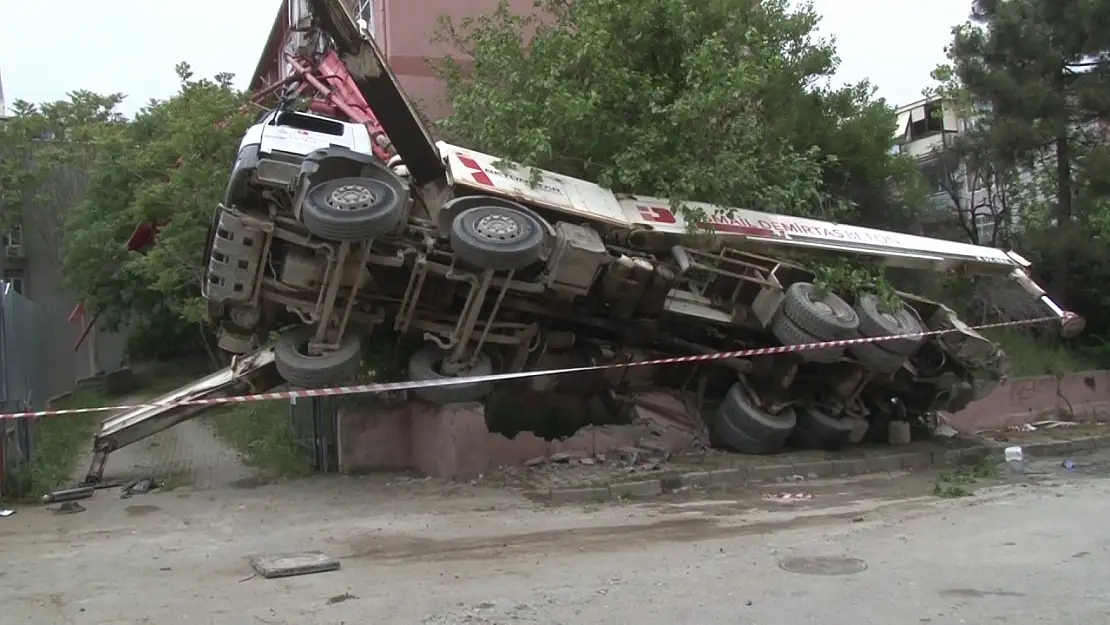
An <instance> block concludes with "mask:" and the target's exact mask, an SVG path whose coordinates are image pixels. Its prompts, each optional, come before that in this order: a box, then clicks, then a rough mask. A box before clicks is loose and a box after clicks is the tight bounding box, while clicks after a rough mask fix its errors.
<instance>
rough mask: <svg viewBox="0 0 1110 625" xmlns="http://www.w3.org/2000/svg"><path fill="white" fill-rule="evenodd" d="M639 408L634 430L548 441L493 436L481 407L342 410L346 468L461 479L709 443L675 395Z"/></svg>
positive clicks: (652, 398)
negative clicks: (565, 459)
mask: <svg viewBox="0 0 1110 625" xmlns="http://www.w3.org/2000/svg"><path fill="white" fill-rule="evenodd" d="M641 401H642V405H640V402H641ZM633 410H634V412H635V414H634V417H633V419H632V421H633V422H632V423H630V424H628V425H602V426H598V425H591V426H587V427H585V428H582V429H580V430H579V431H578V432H577V433H575V434H574V435H573V436H570V437H567V438H563V439H559V440H552V441H547V440H544V439H542V438H539V437H537V436H536V435H534V434H532V433H531V432H521V433H519V434H517V435H516V436H513V437H512V438H509V437H506V436H503V435H501V434H497V433H494V432H491V431H490V430H489V427H488V426H487V424H486V413H485V406H483V405H482V404H480V403H467V404H449V405H446V406H438V405H435V404H430V403H427V402H424V401H420V400H412V401H407V402H403V403H399V404H392V405H388V404H386V405H373V404H370V405H361V406H344V407H342V408H340V410H339V424H338V436H339V441H338V447H339V470H340V471H343V472H348V473H350V472H359V471H374V470H386V471H403V470H412V471H417V472H419V473H422V474H425V475H431V476H436V477H456V476H465V475H475V474H479V473H482V472H484V471H489V470H490V469H495V468H497V467H501V466H513V465H522V464H524V463H526V462H528V461H530V460H533V459H537V458H547V457H550V456H553V455H555V454H570V455H580V456H596V455H598V454H605V453H609V452H612V451H615V450H618V449H621V448H639V447H643V448H646V449H651V450H655V451H659V452H661V453H675V452H679V451H684V450H687V449H690V448H693V447H697V446H700V445H704V438H705V436H704V432H703V431H702V429H701V427H700V421H699V420H697V419H693V418H691V417H690V415H689V411H688V410H687V408H686V406H685V405H684V403H683V402H682V401H680V400H679V399H677V398H675V397H673V396H671V395H669V394H666V393H646V394H643V395H641V396H638V397H637V402H636V405H634V406H633Z"/></svg>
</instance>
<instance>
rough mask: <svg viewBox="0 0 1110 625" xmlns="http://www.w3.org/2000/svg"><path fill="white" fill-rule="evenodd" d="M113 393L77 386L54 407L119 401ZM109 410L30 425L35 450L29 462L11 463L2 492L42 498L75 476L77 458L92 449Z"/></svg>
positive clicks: (15, 497)
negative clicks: (101, 423) (91, 446)
mask: <svg viewBox="0 0 1110 625" xmlns="http://www.w3.org/2000/svg"><path fill="white" fill-rule="evenodd" d="M118 401H119V397H118V396H110V395H106V394H104V393H98V392H96V391H90V390H76V391H74V392H73V393H71V394H70V395H69V396H68V397H66V398H64V399H62V400H59V401H57V402H54V403H53V404H52V405H51V407H52V408H56V409H66V408H92V407H94V406H103V405H104V404H110V403H114V402H118ZM107 414H108V413H106V412H91V413H87V414H75V415H57V416H53V417H42V418H39V419H37V420H35V422H34V423H33V424H32V425H31V428H32V431H33V439H34V453H33V455H32V458H31V463H30V464H28V465H15V463H10V464H9V472H8V474H7V475H5V476H4V484H3V493H2V494H3V496H4V497H5V498H6V499H11V500H15V501H20V500H24V501H25V500H28V499H32V498H35V499H37V498H39V497H42V496H43V495H45V494H46V493H49V492H51V491H53V490H56V489H58V488H59V487H61V486H64V485H67V484H68V483H69V482H70V478H71V477H72V476H73V471H74V468H75V467H76V464H77V459H78V458H80V457H81V455H82V454H83V453H84V452H85V451H86V450H87V449H89V446H90V445H91V443H92V438H93V435H94V434H95V433H96V429H97V427H98V426H99V425H100V422H101V420H103V419H104V417H106V416H107Z"/></svg>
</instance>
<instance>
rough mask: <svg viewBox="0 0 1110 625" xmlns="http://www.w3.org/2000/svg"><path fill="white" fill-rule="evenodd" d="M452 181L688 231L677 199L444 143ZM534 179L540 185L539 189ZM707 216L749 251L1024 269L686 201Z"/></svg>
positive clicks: (929, 244)
mask: <svg viewBox="0 0 1110 625" xmlns="http://www.w3.org/2000/svg"><path fill="white" fill-rule="evenodd" d="M437 145H438V147H439V151H440V153H441V154H442V155H443V156H444V158H445V160H446V162H447V167H448V170H449V172H450V174H451V179H452V181H453V182H454V183H455V184H457V185H462V186H466V187H471V188H475V189H479V190H482V191H484V192H487V193H494V194H497V195H501V196H505V197H508V198H512V199H515V200H518V201H523V202H528V203H533V204H538V205H540V206H544V207H546V208H550V209H552V210H556V211H559V212H562V213H566V214H568V215H573V216H575V217H579V218H586V219H590V220H596V221H600V222H603V223H607V224H611V225H614V226H620V227H625V228H650V229H652V230H657V231H660V232H668V233H674V234H680V235H682V234H688V233H689V229H688V224H687V223H686V219H685V218H684V217H683V215H682V211H675V210H674V208H673V207H672V206H671V201H670V200H667V199H663V198H654V197H648V196H617V195H615V194H614V193H613V192H612V191H609V190H608V189H605V188H603V187H600V186H598V185H596V184H593V183H591V182H587V181H585V180H579V179H577V178H571V177H569V176H563V175H561V174H556V173H554V172H549V171H542V170H541V171H537V172H536V173H537V174H538V179H537V177H536V176H535V175H533V172H532V171H531V170H530V169H529V168H526V167H520V166H517V165H514V164H510V163H508V162H506V161H503V160H501V159H498V158H497V157H495V156H490V155H489V154H482V153H481V152H475V151H474V150H467V149H464V148H460V147H457V146H453V145H450V144H447V143H444V142H442V141H441V142H439V143H438V144H437ZM532 180H537V182H536V183H535V184H533V183H532ZM684 204H685V205H686V206H688V207H691V208H700V209H702V210H703V211H704V212H705V214H706V215H707V219H706V221H705V222H703V223H699V224H697V226H698V227H699V229H701V230H703V231H704V230H706V229H709V228H712V230H713V231H715V232H716V233H717V235H718V236H719V237H721V238H727V239H728V240H729V242H730V245H731V246H734V247H737V248H738V249H743V248H744V244H743V243H741V240H742V241H746V242H749V243H750V244H751V247H756V248H766V247H769V246H777V247H780V248H787V247H792V246H793V247H804V248H809V249H828V250H834V251H840V252H846V253H852V254H866V255H871V256H880V257H887V258H891V259H905V260H911V261H913V260H917V261H921V262H924V263H929V264H933V265H941V266H944V265H951V266H953V267H954V266H957V265H959V264H962V263H966V262H971V263H976V264H982V263H986V264H988V265H999V266H1000V269H1001V268H1002V267H1020V266H1022V264H1021V263H1020V262H1018V261H1017V260H1016V259H1015V258H1013V257H1012V256H1011V255H1010V254H1008V253H1007V252H1005V251H1003V250H1000V249H996V248H993V247H984V246H979V245H971V244H968V243H958V242H955V241H945V240H942V239H931V238H928V237H921V236H915V235H911V234H902V233H897V232H888V231H884V230H875V229H872V228H862V227H859V226H849V225H845V224H838V223H833V222H827V221H819V220H816V219H807V218H804V217H793V216H790V215H775V214H771V213H764V212H761V211H754V210H748V209H742V208H736V209H729V208H725V207H722V206H716V205H713V204H706V203H703V202H684Z"/></svg>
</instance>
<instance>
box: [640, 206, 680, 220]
mask: <svg viewBox="0 0 1110 625" xmlns="http://www.w3.org/2000/svg"><path fill="white" fill-rule="evenodd" d="M636 210H637V211H639V212H640V217H641V218H642V219H643V220H644V221H650V222H652V223H656V224H673V223H677V220H676V219H675V218H674V213H672V212H671V211H670V209H667V208H663V207H662V206H643V205H641V204H637V205H636Z"/></svg>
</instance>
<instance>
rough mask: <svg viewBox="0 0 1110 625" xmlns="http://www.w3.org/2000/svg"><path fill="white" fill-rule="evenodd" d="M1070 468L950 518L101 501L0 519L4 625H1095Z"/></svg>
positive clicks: (235, 497) (1077, 476) (805, 509)
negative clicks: (333, 568)
mask: <svg viewBox="0 0 1110 625" xmlns="http://www.w3.org/2000/svg"><path fill="white" fill-rule="evenodd" d="M1076 460H1077V461H1078V462H1079V472H1074V473H1072V472H1064V471H1063V470H1062V469H1058V468H1055V467H1057V465H1058V462H1054V461H1046V462H1043V463H1041V465H1040V466H1041V469H1043V470H1044V472H1045V474H1044V475H1039V476H1034V477H1032V478H1029V477H1022V478H1019V479H1017V480H1015V481H1014V482H1013V483H1008V484H1004V485H1001V486H995V487H991V488H985V489H981V490H979V491H978V492H977V493H976V494H975V495H973V496H971V497H966V498H959V499H939V498H936V497H934V496H932V495H931V490H932V485H933V481H932V477H931V476H929V475H925V474H917V475H913V476H895V477H893V478H890V477H884V478H869V479H861V480H850V481H830V482H820V483H807V482H801V483H797V484H790V485H788V486H780V487H778V488H779V489H782V488H789V489H790V490H797V491H802V492H807V493H812V494H814V495H815V499H814V500H813V501H811V502H802V503H796V504H782V503H774V502H768V501H766V500H764V499H763V498H762V497H761V493H760V492H758V491H751V490H748V491H735V492H716V493H698V492H691V493H685V494H682V495H679V496H672V497H671V498H669V499H663V500H657V501H652V502H647V503H640V504H607V505H604V506H596V507H581V506H570V507H557V508H548V507H545V506H543V505H540V504H536V503H531V502H527V501H524V500H521V499H519V498H517V497H515V496H513V495H510V494H506V493H504V492H498V491H492V490H484V489H481V488H478V487H474V486H471V485H452V484H445V483H441V482H437V481H434V480H400V479H394V478H384V477H363V478H335V479H318V480H309V481H304V482H297V483H291V484H281V485H270V486H262V487H257V488H241V489H226V490H220V489H208V490H189V489H178V490H174V491H170V492H163V493H153V494H149V495H143V496H136V497H133V498H131V499H126V500H120V499H118V497H117V495H116V494H115V493H114V492H111V491H101V492H100V493H98V494H97V496H96V497H95V498H93V499H91V500H87V501H85V502H83V504H84V505H85V506H86V507H87V510H86V511H85V512H82V513H79V514H73V515H58V514H54V513H53V512H50V511H47V510H46V509H42V508H30V509H24V510H21V511H20V512H19V513H18V514H16V515H14V516H12V517H9V518H3V519H0V554H2V556H3V557H2V559H0V561H2V562H3V563H4V564H3V568H2V569H0V605H3V606H4V607H3V619H2V621H3V623H4V624H5V625H16V624H18V623H36V624H37V623H59V624H61V623H76V624H89V625H92V624H102V625H107V624H112V625H115V624H122V623H155V624H158V625H164V624H167V623H211V624H215V625H223V624H227V625H232V624H234V625H244V624H250V623H261V624H265V625H276V624H285V623H289V624H294V623H295V624H298V625H302V624H303V625H307V624H320V625H324V624H328V625H332V624H339V623H349V624H352V625H353V624H361V623H381V624H392V623H398V624H407V623H413V624H418V623H427V624H437V625H438V624H442V625H454V624H460V625H461V624H470V625H484V624H499V625H500V624H506V625H508V624H518V625H519V624H524V625H527V624H543V625H555V624H564V625H569V624H575V623H589V624H597V625H605V624H614V625H615V624H618V623H619V624H627V623H640V624H644V625H684V624H687V623H689V624H691V625H712V624H716V623H721V624H726V623H727V624H729V625H736V624H739V623H742V624H761V623H765V624H768V625H791V624H795V623H799V624H800V623H814V624H820V625H862V624H866V623H876V624H881V625H902V624H906V625H917V624H921V623H933V624H937V625H946V624H950V623H951V624H957V623H968V624H974V625H982V624H986V623H995V622H997V623H1021V624H1023V625H1025V624H1028V623H1037V622H1045V623H1099V622H1110V600H1108V599H1107V596H1108V595H1107V590H1106V580H1107V579H1110V558H1108V555H1110V524H1108V523H1107V522H1106V513H1105V511H1106V503H1105V502H1106V501H1107V500H1108V495H1110V468H1108V467H1110V457H1085V458H1077V459H1076ZM1036 466H1037V465H1034V467H1036ZM307 550H319V551H323V552H325V553H328V554H331V555H335V556H338V557H340V558H341V562H342V568H341V570H339V571H337V572H333V573H322V574H316V575H306V576H302V577H293V578H285V579H264V578H261V577H258V576H252V572H251V570H250V566H249V564H248V558H249V557H250V556H252V555H259V554H275V553H283V552H291V551H307ZM784 567H786V568H784ZM788 568H793V569H795V570H796V571H798V572H794V571H790V570H787V569H788Z"/></svg>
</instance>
